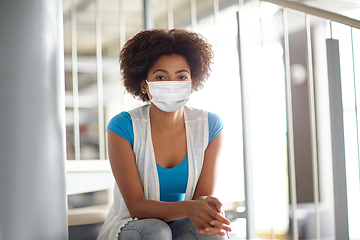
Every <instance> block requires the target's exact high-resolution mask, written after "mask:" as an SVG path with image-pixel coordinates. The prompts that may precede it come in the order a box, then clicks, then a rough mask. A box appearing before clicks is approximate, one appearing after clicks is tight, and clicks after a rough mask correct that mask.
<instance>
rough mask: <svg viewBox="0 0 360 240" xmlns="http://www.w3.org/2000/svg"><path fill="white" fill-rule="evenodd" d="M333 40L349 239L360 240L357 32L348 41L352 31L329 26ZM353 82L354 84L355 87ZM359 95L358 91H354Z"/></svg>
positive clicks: (341, 27) (335, 24)
mask: <svg viewBox="0 0 360 240" xmlns="http://www.w3.org/2000/svg"><path fill="white" fill-rule="evenodd" d="M332 33H333V38H335V39H338V40H339V47H340V66H341V69H340V70H341V87H342V94H343V108H344V137H345V159H346V177H347V188H348V189H347V192H348V216H349V235H350V237H351V238H352V239H354V238H355V239H356V238H359V237H360V231H359V229H358V227H357V225H358V223H359V221H360V218H359V214H360V207H359V204H358V203H359V201H360V191H359V190H360V188H359V161H358V159H359V143H358V134H357V133H358V129H357V128H358V126H357V119H356V118H357V116H356V111H357V108H356V100H357V98H358V97H359V95H358V94H356V95H355V87H358V86H356V85H357V84H358V82H355V81H354V80H355V76H354V73H355V69H356V67H355V69H354V66H356V65H354V62H353V53H354V57H355V58H356V57H358V56H359V54H360V53H359V52H356V51H358V49H357V48H356V47H355V46H356V44H354V48H353V44H352V43H353V40H356V39H358V40H359V38H358V31H354V38H353V39H351V35H352V33H351V28H350V27H348V26H345V25H342V24H337V23H333V24H332ZM354 43H355V42H354ZM355 83H356V85H354V84H355ZM356 93H358V92H356Z"/></svg>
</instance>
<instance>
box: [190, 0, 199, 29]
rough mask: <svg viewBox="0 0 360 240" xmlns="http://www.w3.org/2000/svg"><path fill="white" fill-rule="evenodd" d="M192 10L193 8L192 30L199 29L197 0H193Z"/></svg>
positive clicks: (191, 3)
mask: <svg viewBox="0 0 360 240" xmlns="http://www.w3.org/2000/svg"><path fill="white" fill-rule="evenodd" d="M190 10H191V30H193V31H197V16H196V15H197V14H196V0H191V2H190Z"/></svg>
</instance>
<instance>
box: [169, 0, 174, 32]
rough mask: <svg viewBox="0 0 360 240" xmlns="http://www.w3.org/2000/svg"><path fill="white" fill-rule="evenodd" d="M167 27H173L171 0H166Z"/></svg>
mask: <svg viewBox="0 0 360 240" xmlns="http://www.w3.org/2000/svg"><path fill="white" fill-rule="evenodd" d="M167 14H168V29H173V28H174V8H173V0H167Z"/></svg>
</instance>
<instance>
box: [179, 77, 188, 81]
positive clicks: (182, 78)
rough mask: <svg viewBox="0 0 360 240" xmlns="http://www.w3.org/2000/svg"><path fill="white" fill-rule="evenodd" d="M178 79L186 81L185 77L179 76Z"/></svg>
mask: <svg viewBox="0 0 360 240" xmlns="http://www.w3.org/2000/svg"><path fill="white" fill-rule="evenodd" d="M179 79H181V80H185V79H187V76H180V77H179Z"/></svg>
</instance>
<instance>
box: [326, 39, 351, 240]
mask: <svg viewBox="0 0 360 240" xmlns="http://www.w3.org/2000/svg"><path fill="white" fill-rule="evenodd" d="M326 51H327V63H328V76H329V100H330V120H331V121H330V123H331V143H332V154H333V175H334V210H335V237H336V240H348V239H349V226H348V206H347V185H346V166H345V165H346V163H345V139H344V120H343V115H344V110H343V104H342V92H341V74H340V53H339V41H338V40H336V39H326Z"/></svg>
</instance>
